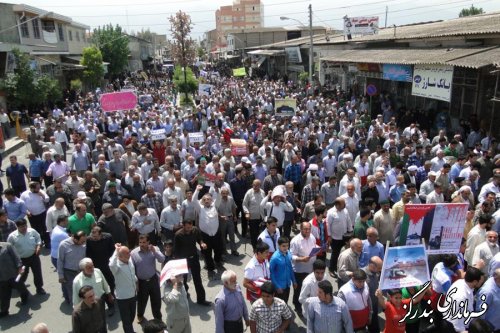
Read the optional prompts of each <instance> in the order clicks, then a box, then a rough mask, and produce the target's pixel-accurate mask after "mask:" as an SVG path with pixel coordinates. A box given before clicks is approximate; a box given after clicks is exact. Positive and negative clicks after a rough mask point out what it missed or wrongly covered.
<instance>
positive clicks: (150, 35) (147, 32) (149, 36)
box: [135, 28, 153, 42]
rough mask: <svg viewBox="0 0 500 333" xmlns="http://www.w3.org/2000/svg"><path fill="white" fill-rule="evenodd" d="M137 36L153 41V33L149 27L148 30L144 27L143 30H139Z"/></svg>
mask: <svg viewBox="0 0 500 333" xmlns="http://www.w3.org/2000/svg"><path fill="white" fill-rule="evenodd" d="M135 36H136V37H138V38H142V39H145V40H147V41H149V42H152V41H153V33H152V32H151V30H149V28H147V29H146V30H144V28H142V29H141V31H137V33H136V34H135Z"/></svg>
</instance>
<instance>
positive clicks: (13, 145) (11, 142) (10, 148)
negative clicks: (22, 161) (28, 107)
mask: <svg viewBox="0 0 500 333" xmlns="http://www.w3.org/2000/svg"><path fill="white" fill-rule="evenodd" d="M25 127H27V126H23V127H22V128H23V129H24V128H25ZM15 132H16V131H15V129H14V128H13V129H11V131H10V133H11V135H14V136H13V137H11V138H10V139H7V140H5V150H4V152H3V153H2V157H3V158H6V157H8V156H9V155H10V154H12V153H13V152H15V151H16V150H18V149H19V148H22V147H23V146H24V145H26V151H25V152H23V153H25V154H26V155H27V154H28V150H31V147H30V146H29V144H28V142H27V141H23V139H21V138H19V137H18V136H16V135H15Z"/></svg>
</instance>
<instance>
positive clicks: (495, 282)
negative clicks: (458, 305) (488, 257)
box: [476, 268, 500, 332]
mask: <svg viewBox="0 0 500 333" xmlns="http://www.w3.org/2000/svg"><path fill="white" fill-rule="evenodd" d="M483 295H484V296H485V299H484V300H482V297H483ZM477 296H478V298H477V302H476V311H477V312H480V311H482V308H481V306H482V304H483V303H486V304H488V309H487V310H486V313H485V314H484V315H483V316H482V318H483V319H484V320H486V321H487V322H488V323H490V324H491V325H492V326H493V330H494V331H495V332H498V331H499V330H500V316H499V315H498V307H499V306H500V268H497V269H496V270H495V271H494V272H493V275H492V276H491V277H490V278H489V279H488V280H486V282H485V283H484V284H483V286H482V287H481V289H479V291H478V293H477Z"/></svg>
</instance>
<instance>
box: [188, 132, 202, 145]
mask: <svg viewBox="0 0 500 333" xmlns="http://www.w3.org/2000/svg"><path fill="white" fill-rule="evenodd" d="M204 141H205V137H204V136H203V132H194V133H189V143H195V142H199V143H202V142H204Z"/></svg>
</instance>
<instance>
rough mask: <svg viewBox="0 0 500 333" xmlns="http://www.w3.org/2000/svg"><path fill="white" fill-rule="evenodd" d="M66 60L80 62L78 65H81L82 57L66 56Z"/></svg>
mask: <svg viewBox="0 0 500 333" xmlns="http://www.w3.org/2000/svg"><path fill="white" fill-rule="evenodd" d="M65 58H68V59H70V60H74V61H78V63H80V61H81V60H82V57H81V56H65Z"/></svg>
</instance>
